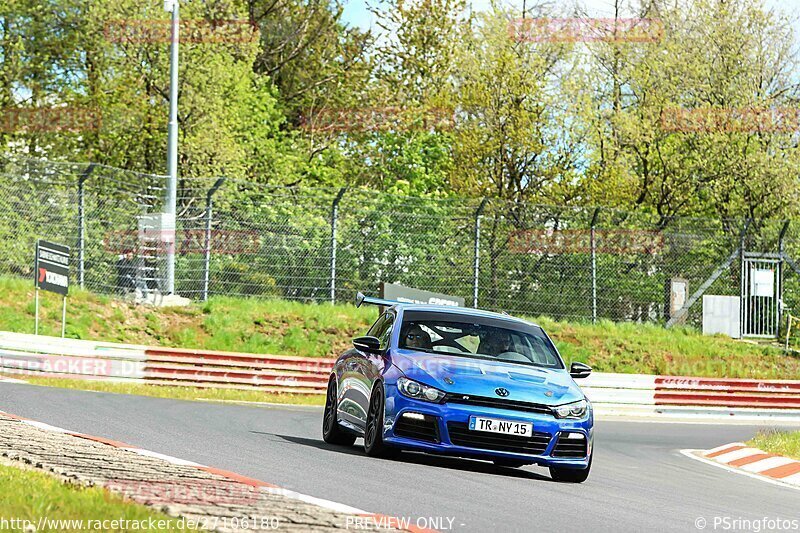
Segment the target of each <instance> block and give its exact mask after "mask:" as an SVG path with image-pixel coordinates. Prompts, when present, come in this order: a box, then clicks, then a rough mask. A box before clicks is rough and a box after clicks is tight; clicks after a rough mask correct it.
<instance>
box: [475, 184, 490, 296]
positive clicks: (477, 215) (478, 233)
mask: <svg viewBox="0 0 800 533" xmlns="http://www.w3.org/2000/svg"><path fill="white" fill-rule="evenodd" d="M488 201H489V199H488V198H484V199H483V200H481V204H480V205H479V206H478V210H477V211H475V250H474V253H475V257H474V263H473V265H472V268H473V273H472V275H473V278H472V307H474V308H476V309H477V308H478V288H479V281H480V272H481V218H482V217H483V210H484V208H485V207H486V202H488Z"/></svg>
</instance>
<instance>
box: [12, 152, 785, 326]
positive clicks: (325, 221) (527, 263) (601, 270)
mask: <svg viewBox="0 0 800 533" xmlns="http://www.w3.org/2000/svg"><path fill="white" fill-rule="evenodd" d="M0 180H2V181H1V182H0V274H13V275H18V276H31V275H32V258H33V249H34V244H35V241H36V239H37V238H45V239H48V240H52V241H57V242H62V243H64V244H68V245H70V246H72V247H73V258H74V259H73V262H72V264H73V267H72V268H73V280H75V281H73V283H76V282H77V283H78V284H81V285H83V286H84V287H85V288H87V289H89V290H91V291H96V292H101V293H118V292H120V286H121V285H124V284H125V279H124V278H125V276H126V272H130V271H131V270H132V268H131V267H132V266H134V267H135V268H134V269H133V270H135V272H136V274H135V277H136V283H142V282H144V284H145V285H147V286H148V287H159V288H161V290H163V288H164V287H165V284H164V282H163V277H164V272H165V269H164V257H165V252H166V248H167V247H169V246H174V247H175V254H176V279H175V286H176V291H177V293H178V294H179V295H181V296H186V297H189V298H192V299H204V298H207V297H209V296H215V295H231V296H253V297H277V298H288V299H295V300H303V301H317V302H320V301H352V299H353V296H354V294H355V292H356V291H357V290H361V291H363V292H365V293H368V294H376V293H377V291H378V287H379V285H380V283H381V282H390V283H400V284H403V285H406V286H409V287H415V288H420V289H427V290H432V291H436V292H441V293H445V294H448V295H452V296H460V297H463V298H465V300H466V302H467V304H468V305H477V306H478V307H482V308H486V309H493V310H505V311H508V312H511V313H517V314H524V315H528V316H540V315H546V316H551V317H553V318H557V319H586V320H592V319H595V318H607V319H611V320H615V321H621V320H635V321H653V322H661V323H667V322H668V321H669V318H670V316H669V310H668V301H669V292H668V289H667V287H668V284H669V283H670V280H672V279H674V278H680V279H682V280H685V282H686V284H687V286H688V291H687V294H686V296H687V298H688V297H689V296H692V295H695V293H698V291H700V292H705V293H708V294H721V295H737V296H738V295H739V294H740V291H741V288H742V285H741V284H742V276H741V263H740V260H739V258H740V257H741V255H742V254H741V251H742V250H747V251H749V252H758V253H768V254H769V253H773V254H776V253H780V252H781V251H785V252H786V253H787V255H788V262H787V263H786V264H785V265H784V269H783V286H784V302H785V304H786V305H788V307H790V308H795V305H796V304H797V302H798V298H800V277H798V274H797V272H796V271H795V270H794V263H793V261H792V260H791V257H800V221H797V222H794V223H792V224H788V225H787V224H786V222H785V221H773V220H753V221H748V220H744V219H724V220H723V219H701V218H688V217H680V218H678V217H673V218H664V217H658V216H655V215H649V214H643V213H638V212H625V211H619V210H613V209H607V208H585V207H554V206H542V205H530V204H522V203H513V202H506V201H500V200H496V199H465V198H444V199H433V198H410V197H399V196H393V195H389V194H384V193H379V192H375V191H369V190H364V189H326V188H307V187H283V186H270V185H264V184H256V183H251V182H243V181H237V180H233V179H223V178H220V177H213V178H208V179H181V181H180V183H179V191H178V217H177V229H176V232H175V240H174V244H173V243H164V242H161V241H162V240H164V239H161V238H160V236H159V233H158V232H157V231H156V232H153V231H149V230H148V228H149V226H148V224H149V222H148V221H150V218H151V217H152V215H155V214H158V213H159V212H160V211H161V210H162V205H163V199H164V195H165V190H166V189H165V184H166V178H165V177H163V176H150V175H143V174H137V173H134V172H129V171H124V170H119V169H113V168H108V167H103V166H100V165H88V164H69V163H52V162H46V161H40V160H32V159H24V160H8V161H2V162H0ZM150 229H152V228H150ZM166 240H170V239H166ZM126 269H127V270H126ZM128 276H129V274H128ZM129 277H130V276H129ZM697 295H698V296H699V293H698V294H697ZM701 307H702V306H701V305H699V304H698V305H693V306H692V307H691V308H690V309H689V312H688V313H687V314H686V315H685V316H683V315H682V316H680V317H678V318H680V320H678V322H688V323H691V324H695V325H698V324H699V323H700V317H701ZM673 322H675V320H673Z"/></svg>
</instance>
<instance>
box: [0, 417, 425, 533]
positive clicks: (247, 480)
mask: <svg viewBox="0 0 800 533" xmlns="http://www.w3.org/2000/svg"><path fill="white" fill-rule="evenodd" d="M0 415H4V416H7V417H9V418H13V419H15V420H19V421H20V422H22V423H23V424H27V425H29V426H33V427H35V428H38V429H41V430H44V431H50V432H54V433H63V434H66V435H71V436H73V437H79V438H81V439H87V440H91V441H95V442H99V443H102V444H106V445H108V446H113V447H115V448H119V449H121V450H125V451H129V452H133V453H136V454H138V455H143V456H146V457H154V458H157V459H161V460H163V461H166V462H168V463H170V464H173V465H179V466H192V467H195V468H198V469H200V470H203V471H205V472H208V473H210V474H215V475H217V476H222V477H225V478H228V479H230V480H231V481H236V482H238V483H242V484H244V485H249V486H251V487H256V488H258V489H259V490H262V491H265V492H268V493H270V494H276V495H279V496H284V497H286V498H291V499H293V500H299V501H302V502H305V503H309V504H312V505H316V506H318V507H322V508H324V509H328V510H330V511H333V512H337V513H343V514H351V515H356V516H359V517H363V518H367V519H369V520H370V523H371V524H373V525H375V524H377V525H378V527H382V528H385V529H393V528H399V527H404V528H405V529H407V530H408V531H412V532H413V533H438V532H437V530H435V529H426V528H421V527H418V526H416V525H413V524H406V522H407V520H404V519H400V518H397V517H393V516H386V515H381V514H376V513H368V512H367V511H362V510H361V509H357V508H355V507H350V506H349V505H345V504H343V503H337V502H333V501H330V500H325V499H322V498H316V497H314V496H309V495H307V494H302V493H299V492H295V491H293V490H289V489H284V488H281V487H278V486H277V485H272V484H270V483H266V482H264V481H261V480H258V479H255V478H251V477H247V476H243V475H241V474H237V473H236V472H231V471H229V470H222V469H220V468H214V467H212V466H206V465H201V464H199V463H195V462H192V461H187V460H185V459H179V458H177V457H172V456H170V455H164V454H162V453H158V452H154V451H150V450H145V449H143V448H139V447H138V446H132V445H130V444H126V443H124V442H119V441H116V440H111V439H106V438H104V437H96V436H94V435H87V434H85V433H77V432H74V431H70V430H67V429H63V428H60V427H56V426H51V425H50V424H45V423H43V422H37V421H35V420H30V419H27V418H23V417H21V416H17V415H14V414H11V413H6V412H5V411H0Z"/></svg>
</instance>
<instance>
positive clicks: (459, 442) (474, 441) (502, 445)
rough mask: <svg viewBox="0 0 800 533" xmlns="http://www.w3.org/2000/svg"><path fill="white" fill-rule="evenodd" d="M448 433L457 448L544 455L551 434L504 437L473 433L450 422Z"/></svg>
mask: <svg viewBox="0 0 800 533" xmlns="http://www.w3.org/2000/svg"><path fill="white" fill-rule="evenodd" d="M447 432H448V433H449V434H450V442H452V443H453V444H455V445H456V446H466V447H468V448H480V449H482V450H497V451H501V452H512V453H527V454H531V455H542V454H543V453H544V451H545V450H546V449H547V445H548V444H549V443H550V434H549V433H534V434H533V436H531V437H520V436H515V435H502V434H500V433H487V432H483V431H471V430H470V429H469V426H468V425H467V424H465V423H463V422H448V423H447Z"/></svg>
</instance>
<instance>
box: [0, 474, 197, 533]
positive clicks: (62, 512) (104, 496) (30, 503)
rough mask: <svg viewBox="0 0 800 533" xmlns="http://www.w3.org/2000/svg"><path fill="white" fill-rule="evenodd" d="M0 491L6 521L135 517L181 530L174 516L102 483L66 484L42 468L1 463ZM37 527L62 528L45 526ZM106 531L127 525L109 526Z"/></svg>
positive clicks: (131, 519) (0, 511) (1, 513)
mask: <svg viewBox="0 0 800 533" xmlns="http://www.w3.org/2000/svg"><path fill="white" fill-rule="evenodd" d="M0 493H2V494H3V498H2V500H0V518H2V519H4V520H8V521H11V520H19V521H20V522H22V521H30V523H31V524H37V523H39V522H40V520H41V518H42V517H46V518H47V519H48V520H49V521H50V522H53V524H52V525H53V526H55V525H56V521H61V520H64V521H67V520H70V521H72V520H75V521H76V522H77V521H79V520H92V521H94V520H97V521H98V523H106V524H112V523H116V524H123V523H125V522H134V521H137V522H142V523H144V524H147V521H148V520H154V521H156V522H158V521H161V520H163V521H166V522H168V523H169V529H172V530H178V531H183V529H182V528H181V527H180V524H179V522H178V521H177V520H176V519H174V518H171V517H169V516H167V515H165V514H162V513H159V512H157V511H154V510H152V509H148V508H147V507H145V506H144V505H139V504H135V503H132V502H130V501H126V500H124V499H123V498H122V497H121V496H119V495H113V494H109V493H108V491H106V490H104V489H103V488H101V487H80V486H78V485H71V484H66V483H64V482H62V481H61V480H59V479H57V478H56V477H54V476H52V475H50V474H49V473H45V472H42V471H34V470H30V469H27V468H17V467H14V466H8V465H0ZM44 524H45V525H46V524H47V522H46V521H45V522H44ZM62 525H65V524H62ZM20 529H22V528H20ZM39 531H63V530H59V529H56V528H54V527H52V528H49V527H45V528H44V529H41V530H39ZM107 531H115V532H116V531H129V529H127V528H125V529H110V528H109V529H107Z"/></svg>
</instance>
